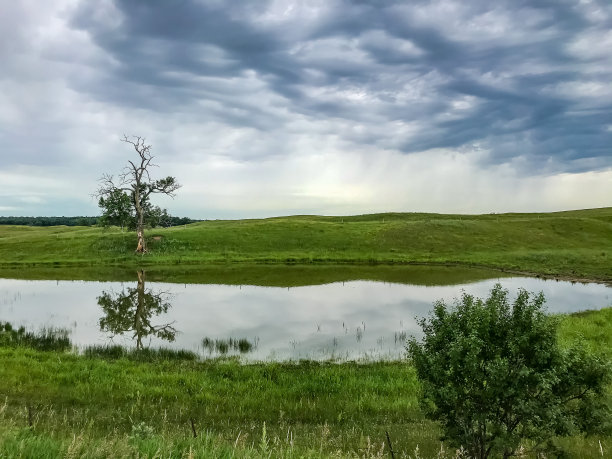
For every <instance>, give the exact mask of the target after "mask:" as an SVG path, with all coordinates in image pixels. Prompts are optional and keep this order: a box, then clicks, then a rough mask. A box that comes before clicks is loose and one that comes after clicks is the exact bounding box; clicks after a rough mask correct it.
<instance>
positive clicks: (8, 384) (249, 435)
mask: <svg viewBox="0 0 612 459" xmlns="http://www.w3.org/2000/svg"><path fill="white" fill-rule="evenodd" d="M560 318H561V320H560V322H561V325H560V327H559V334H560V339H561V342H562V343H564V344H569V343H570V342H573V341H574V340H575V339H576V338H577V337H580V339H582V340H584V342H585V343H586V344H587V345H588V346H591V347H592V348H593V349H594V350H597V351H603V352H604V354H605V355H607V356H612V351H610V349H611V348H610V346H609V344H610V336H612V321H611V320H610V318H612V309H604V310H602V311H597V312H586V313H580V314H573V315H567V316H560ZM602 338H604V339H602ZM113 355H114V354H113V353H108V354H105V353H104V352H101V353H95V352H93V353H90V354H86V355H76V354H74V353H73V352H71V351H64V352H61V351H57V350H56V351H41V350H35V349H33V348H32V346H28V345H23V346H11V345H7V344H6V343H5V344H4V345H1V346H0V361H1V362H2V365H1V366H0V457H37V458H43V457H291V458H293V457H389V450H388V446H387V444H386V443H385V442H386V432H388V433H389V436H390V438H391V441H392V444H393V448H394V450H395V452H396V457H414V458H416V457H421V458H429V457H453V454H452V453H453V452H452V451H448V450H445V449H444V446H443V444H442V443H441V442H440V441H439V439H438V436H439V430H438V428H437V426H436V424H434V423H432V422H429V421H427V420H425V419H424V418H423V415H422V414H421V411H420V408H419V405H418V398H419V386H418V383H417V381H416V378H415V374H414V371H413V369H412V367H411V366H410V365H409V364H407V363H406V362H378V363H356V362H352V363H351V362H349V363H343V364H335V363H315V362H301V363H257V364H250V365H245V364H240V363H239V362H237V361H236V360H212V361H197V360H193V359H191V358H190V357H189V355H186V354H180V353H166V354H158V353H157V354H156V353H150V354H148V355H146V356H145V357H144V358H139V357H138V354H132V355H131V356H125V355H124V356H123V357H121V358H114V357H113ZM194 433H195V437H194ZM559 444H560V445H563V446H564V447H565V448H567V449H568V450H569V453H570V457H601V451H602V450H603V451H604V453H605V455H606V456H607V457H609V456H610V454H612V438H609V437H592V438H583V437H572V438H569V439H562V440H559ZM600 445H601V446H600ZM441 450H442V452H443V454H441Z"/></svg>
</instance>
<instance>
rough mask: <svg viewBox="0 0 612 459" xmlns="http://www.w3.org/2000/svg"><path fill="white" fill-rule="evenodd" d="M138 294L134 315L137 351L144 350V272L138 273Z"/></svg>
mask: <svg viewBox="0 0 612 459" xmlns="http://www.w3.org/2000/svg"><path fill="white" fill-rule="evenodd" d="M136 292H137V307H136V313H135V314H134V333H135V335H136V349H139V350H140V349H142V332H143V325H142V315H143V314H144V307H145V305H144V302H145V298H144V296H145V273H144V271H143V270H140V271H138V286H137V287H136Z"/></svg>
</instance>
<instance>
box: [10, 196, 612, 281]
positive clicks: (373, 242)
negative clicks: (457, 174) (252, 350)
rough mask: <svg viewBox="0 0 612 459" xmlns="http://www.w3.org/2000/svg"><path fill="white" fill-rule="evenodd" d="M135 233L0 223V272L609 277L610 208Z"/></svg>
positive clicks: (257, 222) (215, 224)
mask: <svg viewBox="0 0 612 459" xmlns="http://www.w3.org/2000/svg"><path fill="white" fill-rule="evenodd" d="M147 238H148V241H149V250H150V253H148V254H146V255H144V256H138V255H135V254H134V249H135V239H136V238H135V235H134V234H133V233H128V232H121V231H120V230H119V229H116V228H112V229H102V228H94V227H64V226H57V227H48V228H37V227H24V226H2V227H0V266H2V267H4V268H8V267H19V268H21V267H24V266H34V265H35V266H38V267H50V266H124V267H125V266H150V265H177V264H213V263H238V262H240V263H267V264H269V263H297V264H344V263H350V264H370V263H381V264H409V263H428V264H458V265H465V266H481V267H491V268H496V269H503V270H508V271H516V272H525V273H535V274H540V275H546V276H553V277H554V276H559V277H565V278H573V279H592V280H604V281H610V280H612V208H602V209H588V210H577V211H567V212H554V213H531V214H487V215H447V214H424V213H386V214H370V215H358V216H351V217H322V216H292V217H277V218H268V219H253V220H215V221H204V222H199V223H194V224H191V225H186V226H180V227H174V228H170V229H154V230H150V231H148V233H147Z"/></svg>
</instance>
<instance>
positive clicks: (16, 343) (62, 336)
mask: <svg viewBox="0 0 612 459" xmlns="http://www.w3.org/2000/svg"><path fill="white" fill-rule="evenodd" d="M69 334H70V331H69V330H67V329H64V328H55V327H45V328H42V329H40V330H39V331H38V332H33V331H27V330H26V329H25V327H23V326H22V327H19V328H14V327H13V325H12V324H10V323H9V322H0V346H5V347H28V348H32V349H36V350H37V351H66V350H68V349H70V348H71V347H72V343H71V342H70V338H69Z"/></svg>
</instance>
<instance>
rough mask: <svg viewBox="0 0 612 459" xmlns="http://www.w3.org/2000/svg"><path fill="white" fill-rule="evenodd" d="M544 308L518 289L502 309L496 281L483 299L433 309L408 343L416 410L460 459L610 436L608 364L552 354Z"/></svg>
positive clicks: (552, 324)
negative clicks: (462, 452)
mask: <svg viewBox="0 0 612 459" xmlns="http://www.w3.org/2000/svg"><path fill="white" fill-rule="evenodd" d="M544 302H545V299H544V295H543V294H542V293H540V294H539V295H535V296H530V294H529V293H528V292H526V291H525V290H519V293H518V295H517V297H516V300H515V301H514V303H513V304H512V305H510V302H509V299H508V291H507V290H504V289H502V287H501V285H499V284H497V285H496V286H495V287H493V289H492V290H491V294H490V296H489V298H487V299H486V300H482V299H479V298H474V297H473V296H471V295H468V294H466V293H464V294H463V296H462V297H461V300H458V301H457V302H456V304H455V305H454V307H452V308H449V307H447V306H446V304H444V302H443V301H439V302H437V303H435V304H434V309H433V311H432V313H431V315H430V317H429V318H427V319H422V320H421V321H420V325H421V327H422V329H423V333H424V337H423V340H422V341H421V342H419V341H417V340H416V339H414V338H413V339H411V340H410V341H409V343H408V351H409V355H410V357H411V358H412V363H413V365H414V368H415V370H416V374H417V377H418V379H419V380H420V381H421V383H422V386H423V389H422V390H423V393H422V398H421V406H422V407H423V410H424V413H425V414H426V415H427V416H428V417H429V418H430V419H432V420H434V421H438V422H439V423H440V424H441V428H442V431H443V433H444V436H445V437H446V438H447V439H448V440H449V444H450V445H451V446H456V447H464V448H465V449H466V451H467V453H468V454H469V457H474V458H479V459H486V458H488V457H503V458H508V457H511V456H516V455H522V454H524V453H526V452H531V453H536V454H538V453H540V452H542V451H546V450H548V451H551V450H552V451H554V452H555V453H559V451H555V450H557V449H558V445H556V444H554V443H552V439H553V438H554V437H563V436H571V435H579V434H582V433H587V434H592V433H597V434H602V433H603V434H605V433H609V432H610V431H611V430H612V413H611V411H610V397H609V394H608V393H607V387H608V385H609V383H610V381H611V368H610V363H609V362H608V361H607V360H606V359H604V358H601V357H599V356H596V355H594V354H592V353H590V352H588V351H587V350H586V349H585V348H584V347H582V346H575V345H573V346H572V347H570V348H565V349H564V348H562V347H561V346H560V345H559V343H558V332H557V323H558V321H557V320H556V318H555V317H551V316H549V315H547V314H546V313H545V311H544V309H543V307H544ZM602 455H603V450H602Z"/></svg>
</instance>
